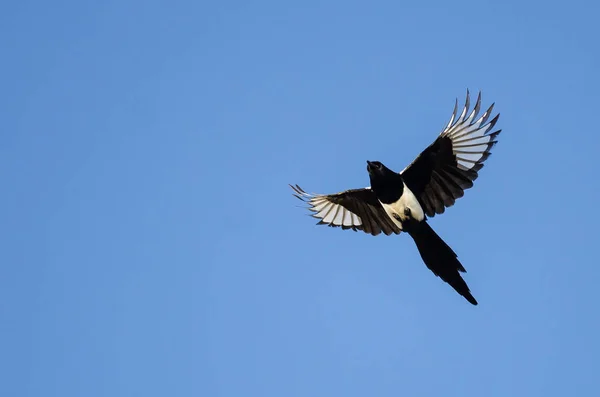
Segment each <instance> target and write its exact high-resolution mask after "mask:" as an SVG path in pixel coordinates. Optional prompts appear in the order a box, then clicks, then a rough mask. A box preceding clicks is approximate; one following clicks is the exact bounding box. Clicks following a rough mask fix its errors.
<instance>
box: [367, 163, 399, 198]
mask: <svg viewBox="0 0 600 397" xmlns="http://www.w3.org/2000/svg"><path fill="white" fill-rule="evenodd" d="M367 171H368V172H369V179H370V180H371V188H372V189H373V190H375V192H376V193H377V192H379V193H382V194H383V192H384V191H385V190H386V189H388V188H389V187H394V189H395V188H396V187H397V186H402V177H401V176H400V174H398V173H396V172H394V171H392V170H390V169H389V168H388V167H386V166H385V165H383V164H382V163H380V162H379V161H367Z"/></svg>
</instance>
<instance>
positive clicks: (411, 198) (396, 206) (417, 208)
mask: <svg viewBox="0 0 600 397" xmlns="http://www.w3.org/2000/svg"><path fill="white" fill-rule="evenodd" d="M402 183H404V182H402ZM381 205H382V206H383V208H384V209H385V212H386V213H387V214H388V216H389V217H390V218H392V220H393V221H394V223H395V224H396V226H398V227H399V228H400V229H402V223H401V222H400V221H398V219H397V217H400V219H401V220H403V221H404V220H406V219H407V218H408V217H407V216H406V214H405V211H404V210H405V209H406V208H408V209H410V213H411V217H412V218H413V219H416V220H417V221H419V222H420V221H422V220H423V219H425V213H424V212H423V208H422V207H421V204H419V200H417V198H416V197H415V195H414V193H413V192H412V191H411V190H410V189H409V188H408V186H406V184H405V183H404V191H403V192H402V196H400V200H398V201H396V202H395V203H393V204H383V203H381ZM394 215H396V216H394Z"/></svg>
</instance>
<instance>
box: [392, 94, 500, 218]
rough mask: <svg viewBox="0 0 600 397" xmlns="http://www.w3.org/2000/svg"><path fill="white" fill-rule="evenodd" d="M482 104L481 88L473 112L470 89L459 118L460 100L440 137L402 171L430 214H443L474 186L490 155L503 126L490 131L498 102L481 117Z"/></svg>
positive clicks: (408, 184) (430, 215) (407, 183)
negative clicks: (491, 117) (457, 113)
mask: <svg viewBox="0 0 600 397" xmlns="http://www.w3.org/2000/svg"><path fill="white" fill-rule="evenodd" d="M480 107H481V92H480V93H479V96H478V98H477V103H476V104H475V107H474V108H473V111H471V113H470V114H469V115H468V116H467V113H468V112H469V90H467V99H466V102H465V107H464V108H463V110H462V112H461V114H460V116H459V117H458V118H456V111H457V109H458V100H457V102H456V104H455V105H454V112H453V113H452V117H451V118H450V121H449V122H448V125H447V126H446V128H444V130H443V131H442V132H441V134H440V135H439V136H438V138H437V139H436V140H435V142H433V143H432V144H431V145H430V146H429V147H428V148H427V149H425V150H424V151H423V152H422V153H421V154H420V155H419V156H418V157H417V158H416V159H415V160H414V161H413V162H412V163H411V164H410V165H409V166H408V167H406V168H405V169H404V170H403V171H402V172H401V174H402V177H403V179H404V182H405V183H406V185H407V186H408V187H409V189H410V190H412V192H413V193H414V194H415V196H416V197H417V199H418V200H419V202H420V204H421V206H422V207H423V210H424V211H425V213H426V214H427V215H428V216H429V217H433V216H435V214H442V213H443V212H444V210H445V208H446V207H451V206H452V205H454V202H455V201H456V199H458V198H460V197H462V196H463V194H464V191H465V190H467V189H469V188H471V187H473V182H474V181H475V179H477V177H478V171H479V170H480V169H481V168H482V167H483V162H484V161H485V160H486V159H487V158H488V157H489V156H490V154H491V153H490V150H491V149H492V147H493V146H494V145H495V144H496V140H495V139H496V137H497V136H498V134H499V133H500V131H501V130H498V131H495V132H491V133H490V131H491V130H492V129H493V128H494V125H496V122H497V121H498V117H500V115H499V114H498V115H496V117H494V118H493V119H492V120H491V121H489V122H488V119H489V118H490V115H491V114H492V109H493V108H494V104H492V105H491V106H490V107H489V109H488V110H487V111H485V113H483V115H481V117H479V118H478V119H476V118H477V115H478V113H479V110H480Z"/></svg>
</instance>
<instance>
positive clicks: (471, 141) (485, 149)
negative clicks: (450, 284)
mask: <svg viewBox="0 0 600 397" xmlns="http://www.w3.org/2000/svg"><path fill="white" fill-rule="evenodd" d="M480 107H481V93H479V96H478V97H477V103H476V104H475V107H474V108H473V111H471V113H470V114H469V116H468V117H467V113H468V109H469V92H468V91H467V99H466V102H465V107H464V108H463V110H462V112H461V114H460V116H459V117H458V119H456V111H457V109H458V101H457V102H456V104H455V105H454V112H453V113H452V117H451V118H450V121H449V122H448V124H447V125H446V128H444V130H443V131H442V133H441V136H446V137H448V138H450V139H451V140H452V151H453V152H454V155H455V156H456V161H457V163H458V168H459V169H462V170H465V171H467V170H470V169H472V168H474V167H475V166H476V165H478V164H481V163H482V162H483V161H484V160H485V159H486V158H488V156H489V155H490V149H491V148H492V146H493V145H494V144H495V141H494V136H495V135H496V134H489V135H488V132H489V131H490V130H491V129H492V128H494V125H495V124H496V120H497V119H498V116H496V117H495V118H494V119H493V120H491V121H490V122H489V123H487V124H486V122H487V120H488V119H489V117H490V115H491V113H492V109H493V108H494V105H493V104H492V106H490V108H489V109H488V110H487V111H486V112H485V113H483V115H481V117H480V118H479V119H477V120H476V121H473V120H475V118H476V117H477V114H478V113H479V109H480ZM477 168H478V167H476V169H477Z"/></svg>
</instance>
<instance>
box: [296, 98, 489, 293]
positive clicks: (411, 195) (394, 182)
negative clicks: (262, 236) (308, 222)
mask: <svg viewBox="0 0 600 397" xmlns="http://www.w3.org/2000/svg"><path fill="white" fill-rule="evenodd" d="M469 106H470V103H469V90H467V97H466V100H465V105H464V107H463V109H462V111H461V113H460V115H458V114H457V110H458V99H457V100H456V103H455V105H454V111H453V112H452V116H451V117H450V121H449V122H448V124H447V125H446V127H445V128H444V129H443V130H442V132H441V133H440V134H439V136H438V137H437V139H436V140H435V141H434V142H433V143H432V144H431V145H429V146H428V147H427V148H426V149H425V150H423V152H421V154H419V155H418V156H417V158H416V159H415V160H414V161H413V162H412V163H411V164H410V165H408V166H407V167H406V168H405V169H404V170H402V171H401V172H399V173H398V172H394V171H392V170H391V169H389V168H388V167H386V166H385V165H384V164H382V163H381V162H379V161H367V171H368V173H369V179H370V183H371V186H369V187H366V188H362V189H351V190H346V191H343V192H340V193H335V194H310V193H307V192H305V191H304V190H303V189H302V188H300V186H298V185H290V187H291V188H292V189H293V190H294V196H296V197H297V198H299V199H300V200H302V201H304V202H305V203H307V204H308V205H309V210H310V211H312V216H313V217H315V218H317V219H319V222H318V224H321V225H328V226H332V227H341V228H342V229H345V230H347V229H350V230H354V231H357V230H362V231H363V232H365V233H368V234H371V235H373V236H377V235H379V234H380V233H381V232H383V233H384V234H385V235H388V236H389V235H391V234H400V233H402V232H405V233H408V235H409V236H411V237H412V239H413V240H414V242H415V243H416V245H417V249H418V250H419V253H420V255H421V258H422V259H423V262H425V265H426V266H427V267H428V268H429V269H430V270H431V271H432V272H433V273H434V274H435V275H436V276H438V277H440V278H441V279H442V280H443V281H445V282H446V283H448V284H450V286H451V287H452V288H454V289H455V290H456V292H458V293H459V294H460V295H462V296H463V297H464V298H465V299H466V300H467V301H469V302H470V303H471V304H473V305H477V300H475V298H474V297H473V295H472V294H471V291H470V290H469V287H468V286H467V283H466V282H465V280H464V279H463V278H462V277H461V274H460V273H465V272H466V270H465V268H464V267H463V265H462V264H461V263H460V261H459V260H458V256H457V255H456V253H455V252H454V251H453V250H452V248H450V246H449V245H448V244H446V243H445V242H444V240H442V238H441V237H440V236H438V234H437V233H436V232H435V231H434V230H433V229H432V228H431V226H430V225H429V223H428V222H427V219H428V217H429V218H433V217H434V216H435V215H436V214H442V213H444V211H445V209H446V208H447V207H451V206H452V205H454V202H455V201H456V200H457V199H458V198H460V197H462V196H463V194H464V191H465V190H467V189H470V188H471V187H473V182H474V181H475V179H477V177H478V172H479V170H480V169H481V168H482V167H483V163H484V161H485V160H486V159H487V158H488V157H489V156H490V154H491V153H490V151H491V149H492V147H493V146H494V145H495V144H496V142H497V141H496V138H497V136H498V134H500V132H501V130H497V131H493V132H490V131H492V130H493V129H494V126H495V125H496V123H497V121H498V118H499V116H500V115H499V114H497V115H496V116H495V117H494V118H492V119H491V120H490V116H491V115H492V110H493V108H494V104H492V105H491V106H490V107H489V108H488V109H487V110H486V111H485V112H484V113H483V114H482V115H481V117H478V114H479V111H480V107H481V92H480V93H479V95H478V98H477V102H476V103H475V107H474V108H473V110H472V111H469ZM457 116H458V117H457ZM488 120H489V121H488Z"/></svg>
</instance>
